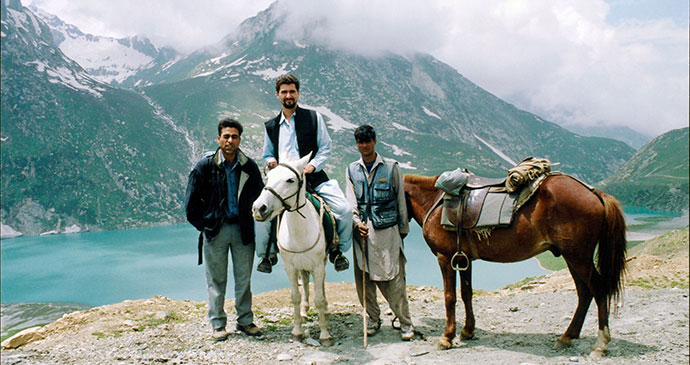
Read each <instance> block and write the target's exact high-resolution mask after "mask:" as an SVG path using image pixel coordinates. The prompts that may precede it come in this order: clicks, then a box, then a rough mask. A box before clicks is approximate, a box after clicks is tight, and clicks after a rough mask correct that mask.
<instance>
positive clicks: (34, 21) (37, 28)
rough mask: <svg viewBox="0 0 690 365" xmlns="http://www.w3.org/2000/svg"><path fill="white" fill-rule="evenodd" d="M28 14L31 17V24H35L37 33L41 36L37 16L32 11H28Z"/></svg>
mask: <svg viewBox="0 0 690 365" xmlns="http://www.w3.org/2000/svg"><path fill="white" fill-rule="evenodd" d="M26 15H27V17H28V18H29V20H31V24H32V25H33V27H34V29H35V30H36V34H37V35H39V36H40V35H41V26H40V25H38V20H36V17H35V16H34V15H33V14H32V13H30V12H27V13H26Z"/></svg>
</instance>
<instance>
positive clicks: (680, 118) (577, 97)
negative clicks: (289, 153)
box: [33, 0, 690, 135]
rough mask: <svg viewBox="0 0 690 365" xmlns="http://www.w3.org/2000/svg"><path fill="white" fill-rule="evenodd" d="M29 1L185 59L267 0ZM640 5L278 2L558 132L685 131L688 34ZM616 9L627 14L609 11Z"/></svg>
mask: <svg viewBox="0 0 690 365" xmlns="http://www.w3.org/2000/svg"><path fill="white" fill-rule="evenodd" d="M33 2H34V3H36V5H37V6H39V7H43V8H44V9H45V10H47V11H49V12H52V13H54V14H57V15H58V16H60V17H62V18H63V19H64V20H66V21H68V22H71V23H74V24H76V25H78V26H79V27H80V28H82V30H85V31H89V32H92V33H94V34H117V35H119V36H127V35H133V34H144V35H146V36H148V37H149V38H151V39H152V40H153V41H154V42H156V43H157V44H172V45H174V46H176V48H178V49H181V50H183V51H191V50H194V49H197V48H199V47H201V46H204V45H209V44H213V43H216V42H218V41H219V40H220V39H221V38H222V37H223V36H225V35H226V34H228V33H231V32H233V31H234V30H235V29H236V27H237V25H239V24H240V23H241V22H242V21H243V20H244V19H246V18H248V17H251V16H254V15H256V13H258V12H259V11H261V10H263V9H265V8H267V7H268V6H269V5H270V3H271V2H270V1H266V0H259V1H249V0H247V1H233V2H218V1H214V0H199V1H194V2H191V1H181V0H168V1H165V2H158V1H156V2H147V1H138V0H137V1H135V0H121V1H119V2H116V3H112V2H110V1H107V0H91V1H83V2H82V1H79V2H76V1H73V0H33ZM75 3H76V4H78V5H75ZM636 3H639V2H634V3H631V4H628V3H626V2H621V1H612V2H611V5H609V3H607V2H604V1H602V0H579V1H570V0H529V1H528V0H495V1H485V0H464V1H457V2H456V1H449V0H428V1H417V0H397V1H393V0H378V1H371V0H368V1H365V0H349V1H336V0H290V1H279V2H278V3H277V4H276V9H277V10H278V11H280V12H281V13H282V14H285V15H286V18H285V19H286V22H285V23H284V24H283V25H282V26H281V28H280V29H279V31H278V33H277V34H278V37H281V38H283V39H293V40H295V39H296V40H302V39H312V41H314V40H315V41H317V42H319V43H320V44H323V45H327V46H329V47H333V48H339V49H345V50H349V51H354V52H359V53H362V54H365V55H377V54H380V53H381V52H390V51H392V52H398V53H403V54H404V53H407V52H425V53H430V54H432V55H434V56H435V57H437V58H439V59H440V60H441V61H443V62H446V63H448V64H450V65H451V66H453V67H454V68H455V69H457V70H458V72H460V73H461V74H462V75H463V76H465V77H467V78H468V79H470V80H471V81H472V82H474V83H476V84H478V85H479V86H481V87H482V88H484V89H486V90H488V91H489V92H491V93H493V94H495V95H496V96H498V97H500V98H502V99H504V100H506V101H508V102H511V103H513V104H515V105H516V106H517V107H519V108H521V109H525V110H528V111H530V112H533V113H536V114H538V115H540V116H542V117H544V118H545V119H548V120H551V121H554V122H557V123H560V124H580V125H588V126H597V125H603V124H605V125H612V126H615V125H625V126H629V127H631V128H633V129H635V130H637V131H640V132H643V133H647V134H650V135H658V134H660V133H663V132H665V131H668V130H670V129H674V128H680V127H687V126H688V120H689V116H688V99H689V96H690V95H689V92H688V78H689V77H688V76H689V75H688V53H689V52H688V25H687V23H681V24H679V22H678V21H677V17H672V16H664V15H661V13H659V14H660V15H658V16H656V17H654V18H650V17H649V16H648V15H647V16H643V15H640V14H641V13H642V10H643V11H644V13H645V14H649V13H650V10H649V9H650V7H653V6H656V7H657V8H663V7H664V6H665V5H664V4H666V3H665V2H664V3H663V4H658V5H657V3H656V2H652V1H646V2H644V7H641V8H640V9H641V11H640V14H638V15H639V16H637V17H634V16H632V15H627V14H634V10H635V8H634V4H636ZM612 6H613V7H614V8H615V9H617V11H618V9H623V10H625V12H626V13H625V14H626V16H625V17H621V16H618V15H620V13H621V12H619V13H616V14H612ZM624 6H625V8H622V7H624ZM683 6H685V7H687V4H685V5H683ZM681 8H682V6H681ZM658 12H660V10H659V11H658ZM686 13H687V11H686ZM613 19H615V21H613ZM674 20H675V22H674ZM99 23H100V28H99V25H98V24H99ZM86 24H88V25H89V27H93V28H92V29H95V30H87V29H84V28H85V27H86Z"/></svg>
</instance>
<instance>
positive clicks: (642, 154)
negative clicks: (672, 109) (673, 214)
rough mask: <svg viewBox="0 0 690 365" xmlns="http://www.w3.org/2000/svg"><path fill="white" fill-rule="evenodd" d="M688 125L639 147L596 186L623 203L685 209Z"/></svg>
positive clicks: (686, 201) (686, 207) (677, 209)
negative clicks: (616, 169)
mask: <svg viewBox="0 0 690 365" xmlns="http://www.w3.org/2000/svg"><path fill="white" fill-rule="evenodd" d="M688 154H689V152H688V128H681V129H676V130H672V131H669V132H667V133H665V134H663V135H661V136H659V137H657V138H655V139H653V140H652V141H650V142H649V143H647V144H646V145H645V146H644V147H642V148H641V149H640V150H639V151H637V153H635V155H634V156H633V157H632V158H631V159H630V160H629V161H628V162H626V163H625V164H624V165H623V166H622V167H621V168H620V169H619V170H618V171H616V173H615V174H613V175H612V176H610V177H609V178H607V179H606V180H604V181H602V182H601V183H600V184H599V187H600V188H601V189H602V190H604V191H606V192H607V193H609V194H612V195H614V196H615V197H616V198H617V199H618V200H620V202H621V203H622V204H624V205H632V206H640V207H645V208H649V209H655V210H667V211H682V210H687V209H688V203H689V201H688V170H689V168H688V166H689V165H690V158H689V157H688Z"/></svg>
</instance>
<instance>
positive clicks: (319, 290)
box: [252, 154, 333, 346]
mask: <svg viewBox="0 0 690 365" xmlns="http://www.w3.org/2000/svg"><path fill="white" fill-rule="evenodd" d="M310 156H311V154H309V155H307V156H305V157H303V158H301V159H299V160H297V161H288V162H283V163H280V164H278V166H276V167H275V168H273V169H272V170H271V171H269V172H268V173H267V174H266V177H267V181H266V186H265V187H264V190H263V191H262V192H261V195H260V196H259V197H258V198H257V199H256V201H255V202H254V205H253V206H252V211H253V215H254V219H256V220H257V221H266V220H270V219H273V218H274V217H276V216H279V215H280V214H281V213H283V212H284V213H283V215H282V219H279V221H278V222H279V224H278V235H277V237H278V251H279V252H280V256H281V257H282V258H283V266H284V267H285V272H286V273H287V275H288V278H289V279H290V286H291V287H292V305H293V307H294V310H295V313H294V321H293V324H294V327H293V329H292V335H293V336H294V337H295V338H297V339H298V340H300V341H301V340H302V338H303V337H304V330H303V329H302V320H303V319H302V317H303V316H304V317H306V315H307V309H308V308H309V273H311V275H312V276H313V277H314V291H315V296H314V304H315V305H316V308H317V309H318V311H319V328H320V329H321V333H320V334H319V342H321V344H322V345H323V346H331V345H333V340H332V339H331V335H330V334H329V333H328V327H327V324H326V312H327V310H328V303H327V302H326V294H325V290H324V281H325V279H326V239H325V237H324V232H323V226H322V223H321V217H322V214H323V209H324V208H323V207H322V208H321V212H319V211H317V210H316V208H314V205H313V204H311V203H310V202H308V201H307V197H306V181H305V179H304V166H306V165H307V163H308V162H309V157H310ZM299 274H301V277H302V284H303V285H302V288H303V290H304V295H301V293H300V288H299V286H300V285H299V282H298V275H299Z"/></svg>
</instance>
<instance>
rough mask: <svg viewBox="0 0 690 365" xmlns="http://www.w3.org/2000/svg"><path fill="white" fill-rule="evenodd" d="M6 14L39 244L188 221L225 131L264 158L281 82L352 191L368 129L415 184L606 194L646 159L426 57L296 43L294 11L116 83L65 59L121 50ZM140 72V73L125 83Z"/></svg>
mask: <svg viewBox="0 0 690 365" xmlns="http://www.w3.org/2000/svg"><path fill="white" fill-rule="evenodd" d="M2 5H3V9H2V10H3V13H2V14H3V15H2V33H3V34H2V95H3V98H2V174H3V181H2V194H3V201H2V222H3V224H5V225H7V226H8V227H10V228H12V229H14V230H16V231H19V232H22V233H25V234H35V233H39V232H45V231H46V230H56V231H61V230H62V229H63V228H64V227H65V226H66V225H70V226H71V225H73V224H77V225H78V226H80V227H88V229H98V228H106V229H112V228H123V227H135V226H139V225H144V224H152V223H154V222H161V223H163V222H181V221H183V218H182V212H181V201H182V193H183V189H184V186H185V183H186V175H187V173H188V171H189V169H190V168H191V166H192V164H193V162H194V160H196V159H197V158H198V157H199V156H200V151H201V150H208V149H212V148H214V145H215V133H216V130H215V125H216V123H217V121H218V120H219V119H220V118H222V117H225V116H231V117H235V118H237V119H239V120H240V121H241V122H243V124H245V133H244V135H243V140H242V148H243V150H245V152H247V153H248V154H249V155H250V156H252V157H254V158H256V159H260V158H261V150H262V146H263V122H264V121H265V120H267V119H268V118H270V117H272V116H274V115H276V114H277V113H278V110H279V104H278V101H277V100H276V99H275V89H274V86H273V85H274V79H275V77H277V76H279V75H281V74H284V73H286V72H293V73H295V74H296V75H297V76H298V77H299V78H300V79H301V81H302V92H301V98H300V104H301V105H302V106H305V107H310V108H314V109H316V110H317V111H319V112H320V113H321V114H323V115H324V117H325V119H326V122H327V125H328V127H329V132H330V134H331V137H332V138H333V143H334V146H335V148H334V151H333V157H332V158H331V160H330V162H329V164H328V165H327V167H326V170H327V172H328V173H329V174H330V175H331V176H332V177H333V178H336V179H338V180H340V181H341V182H342V181H343V178H344V168H345V166H346V165H347V164H348V163H349V162H351V161H353V160H355V159H357V158H358V157H359V155H358V153H357V150H356V148H355V146H354V141H353V137H352V131H353V130H354V128H355V127H356V126H357V125H360V124H365V123H369V124H372V125H373V126H374V127H375V128H376V130H377V133H378V135H379V141H380V142H381V143H379V152H381V153H382V154H383V155H385V156H388V157H392V158H396V159H397V160H398V161H400V162H401V166H402V167H403V168H404V170H405V172H406V173H416V174H424V175H433V174H438V173H440V172H442V171H445V170H452V169H455V168H457V167H464V168H467V169H469V170H470V171H472V172H474V173H476V174H480V175H485V176H502V175H505V173H506V171H507V169H509V168H510V167H512V166H514V164H515V163H516V162H519V161H520V160H522V159H523V158H525V157H527V156H538V157H544V158H549V159H550V160H551V161H552V162H554V163H559V165H558V166H555V167H554V169H557V170H561V171H564V172H567V173H570V174H573V175H575V176H577V177H580V178H582V179H583V180H585V181H588V182H596V181H599V180H602V179H604V178H606V177H607V176H609V175H610V174H612V173H613V172H614V171H615V170H616V169H617V168H618V167H619V166H620V165H622V164H623V163H624V162H625V161H627V160H628V158H629V157H631V156H632V155H633V153H634V150H633V149H632V148H631V147H629V146H628V145H626V144H625V143H623V142H619V141H614V140H611V139H607V138H597V137H582V136H579V135H576V134H574V133H571V132H569V131H567V130H565V129H563V128H561V127H559V126H557V125H556V124H553V123H551V122H549V121H546V120H544V119H542V118H540V117H539V116H536V115H534V114H530V113H528V112H526V111H523V110H520V109H517V108H516V107H514V106H513V105H510V104H508V103H506V102H504V101H502V100H501V99H499V98H497V97H496V96H494V95H492V94H490V93H488V92H487V91H485V90H483V89H481V88H480V87H478V86H477V85H475V84H473V83H472V82H471V81H470V80H468V79H466V78H465V77H463V76H462V75H461V74H460V73H458V71H457V70H455V69H453V68H451V67H450V66H448V65H446V64H444V63H442V62H440V61H439V60H437V59H435V58H433V57H432V56H430V55H427V54H419V53H418V54H407V55H398V54H394V53H382V54H380V55H376V56H371V55H370V56H365V55H361V54H358V53H356V52H350V51H346V50H340V49H335V48H333V47H329V46H328V45H324V44H322V43H321V42H319V40H318V38H315V37H314V36H313V35H310V34H312V33H310V32H304V34H305V35H304V36H299V37H295V38H294V39H289V40H285V39H283V38H281V37H280V36H279V35H280V34H281V32H280V30H281V26H283V25H284V24H285V22H286V17H287V14H286V13H285V12H284V11H282V10H281V7H280V6H278V5H279V3H274V4H273V5H271V6H270V7H269V8H268V9H266V10H264V11H262V12H260V13H259V14H257V15H256V16H255V17H252V18H249V19H247V20H246V21H244V22H243V23H242V24H241V25H240V26H239V27H238V28H237V29H236V30H235V31H233V32H231V33H230V34H228V36H226V37H225V38H224V39H223V40H222V41H221V42H219V43H218V44H217V45H216V46H215V47H209V48H204V49H200V50H198V51H197V52H194V53H192V54H191V55H187V56H184V57H179V55H176V54H174V53H173V52H171V53H170V54H168V53H166V51H165V49H159V48H156V47H155V46H153V45H148V44H147V43H146V42H145V41H143V40H142V39H139V40H141V43H140V44H139V43H137V41H136V40H130V43H127V42H124V41H123V42H124V43H127V44H128V45H130V46H131V47H129V48H127V47H125V48H117V50H118V51H117V52H115V53H114V54H117V55H118V56H117V57H120V56H121V55H123V54H124V53H123V52H122V50H123V49H125V50H126V51H127V52H130V50H131V52H134V50H136V52H138V53H137V54H135V53H131V54H132V55H135V56H133V57H132V60H131V63H117V62H116V63H115V66H114V68H112V69H103V68H100V67H97V66H98V65H101V66H102V65H103V63H102V62H101V61H103V58H101V59H99V61H98V62H94V63H93V64H92V66H93V67H91V66H89V67H90V68H88V67H87V68H85V67H83V65H80V64H79V62H76V61H74V60H73V59H72V57H70V55H69V54H67V52H65V51H63V49H62V48H65V49H69V47H67V44H72V43H74V42H81V43H80V44H81V45H82V46H81V47H84V48H88V47H93V46H94V45H96V44H104V43H103V42H105V43H107V44H113V42H115V40H112V39H110V40H108V39H105V38H98V39H96V38H97V37H95V36H89V35H83V33H81V32H80V31H78V30H77V29H74V28H72V27H71V26H69V25H66V24H64V23H63V25H59V23H57V21H56V20H55V19H53V20H55V22H56V23H55V25H54V28H53V30H51V29H50V27H49V26H48V25H47V24H46V23H45V22H44V21H43V20H41V18H40V17H38V16H36V15H35V14H34V13H33V12H32V11H31V10H30V9H27V8H24V7H22V6H21V4H20V3H19V1H18V0H3V3H2ZM44 17H45V18H46V19H49V20H50V19H52V18H50V17H49V16H44ZM315 21H317V22H319V20H315ZM322 23H323V22H321V23H320V25H322V26H323V25H324V24H322ZM51 24H52V23H51ZM60 27H62V28H60ZM307 27H308V26H307ZM56 29H58V30H56ZM59 29H62V30H59ZM55 37H57V39H56V38H55ZM89 39H92V41H93V39H96V40H95V41H93V42H94V43H88V42H89ZM119 41H121V40H118V41H117V42H119ZM117 42H115V43H117ZM58 44H60V46H58ZM74 44H76V43H74ZM117 44H121V43H117ZM118 47H119V46H118ZM123 47H124V46H123ZM156 50H157V52H158V53H157V54H156V53H155V52H156ZM149 51H150V52H149ZM118 52H119V53H118ZM147 52H149V53H147ZM89 53H90V52H89V51H84V52H82V54H83V55H88V54H89ZM141 55H146V57H148V58H146V59H144V57H143V56H141ZM73 57H75V58H77V59H78V58H79V57H82V56H80V55H78V54H77V55H74V56H73ZM112 57H116V56H112ZM118 59H119V58H118ZM80 62H84V63H88V62H87V61H83V60H82V61H80ZM127 62H130V61H129V60H128V61H127ZM144 62H149V63H146V64H144ZM125 64H127V65H130V66H131V67H130V68H129V69H128V70H129V71H127V72H131V71H132V70H136V72H135V73H132V74H129V73H127V72H125V71H122V72H120V71H121V70H124V69H125V68H126V67H124V66H123V65H125ZM137 65H139V66H137ZM141 65H144V66H141ZM147 65H152V66H151V67H147ZM120 66H123V67H120ZM137 67H138V68H137ZM89 70H91V71H90V72H94V73H96V74H98V73H99V72H100V71H103V72H104V74H102V75H100V76H98V77H106V78H105V79H101V81H98V78H97V76H96V75H95V74H91V73H90V72H89ZM111 71H112V72H111ZM116 71H117V72H116ZM125 73H127V75H129V76H127V77H124V76H123V75H125ZM108 75H110V76H108ZM116 75H117V76H116ZM107 77H113V78H111V79H108V78H107ZM103 80H105V81H108V80H109V81H108V82H109V83H111V84H110V85H109V84H108V83H106V82H103ZM112 83H115V84H118V85H119V86H118V87H116V86H114V85H112ZM124 87H131V88H133V89H125V88H124ZM48 176H49V177H50V179H48V178H47V177H48ZM3 231H5V228H4V227H3Z"/></svg>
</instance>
